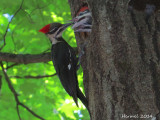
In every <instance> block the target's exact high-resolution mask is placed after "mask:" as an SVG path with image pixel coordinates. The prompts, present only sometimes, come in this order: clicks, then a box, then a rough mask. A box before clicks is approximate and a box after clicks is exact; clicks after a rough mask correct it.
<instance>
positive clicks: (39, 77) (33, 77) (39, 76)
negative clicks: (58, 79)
mask: <svg viewBox="0 0 160 120" xmlns="http://www.w3.org/2000/svg"><path fill="white" fill-rule="evenodd" d="M56 75H57V73H54V74H53V75H44V76H42V75H38V76H30V75H27V76H23V77H21V76H10V77H12V78H32V79H41V78H46V77H53V76H56Z"/></svg>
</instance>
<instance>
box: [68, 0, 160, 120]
mask: <svg viewBox="0 0 160 120" xmlns="http://www.w3.org/2000/svg"><path fill="white" fill-rule="evenodd" d="M68 1H69V4H70V7H71V12H72V16H73V17H75V15H76V13H77V11H78V10H79V9H80V8H81V6H82V5H83V4H85V3H87V4H88V6H89V9H90V11H91V12H92V18H93V22H92V32H91V33H90V34H87V35H85V36H83V35H82V34H81V33H76V34H75V35H76V40H77V44H78V46H80V45H81V44H83V43H84V42H87V43H88V44H87V46H86V48H85V55H84V56H83V57H82V68H83V74H84V87H85V92H86V96H87V99H88V101H89V109H90V113H91V118H92V120H121V119H122V120H123V119H125V118H126V117H130V118H129V119H134V120H135V118H136V119H137V120H138V119H141V118H143V117H144V118H145V119H150V120H151V119H152V118H153V117H156V116H158V113H159V110H160V15H159V14H158V12H156V13H154V15H152V16H151V17H150V19H149V22H146V20H145V13H144V11H136V10H134V11H133V12H129V11H127V9H128V2H129V1H128V0H87V1H84V0H68ZM145 115H149V116H145ZM157 119H158V118H157Z"/></svg>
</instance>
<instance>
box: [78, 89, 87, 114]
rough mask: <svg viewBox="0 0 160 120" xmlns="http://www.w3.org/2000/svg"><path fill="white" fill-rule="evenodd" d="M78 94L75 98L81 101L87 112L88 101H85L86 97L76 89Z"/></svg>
mask: <svg viewBox="0 0 160 120" xmlns="http://www.w3.org/2000/svg"><path fill="white" fill-rule="evenodd" d="M77 92H78V94H77V97H78V98H79V99H80V100H81V102H82V103H83V104H84V106H85V107H86V108H87V110H88V111H89V109H88V100H87V99H86V97H85V96H84V95H83V93H82V92H81V90H80V89H78V91H77Z"/></svg>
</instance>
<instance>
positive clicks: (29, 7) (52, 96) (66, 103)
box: [0, 0, 89, 120]
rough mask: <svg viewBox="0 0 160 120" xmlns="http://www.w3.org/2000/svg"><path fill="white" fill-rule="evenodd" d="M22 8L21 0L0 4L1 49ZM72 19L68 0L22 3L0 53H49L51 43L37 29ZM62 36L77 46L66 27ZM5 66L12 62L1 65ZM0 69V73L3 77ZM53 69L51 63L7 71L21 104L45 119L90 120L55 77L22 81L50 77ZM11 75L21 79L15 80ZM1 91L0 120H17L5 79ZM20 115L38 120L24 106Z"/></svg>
mask: <svg viewBox="0 0 160 120" xmlns="http://www.w3.org/2000/svg"><path fill="white" fill-rule="evenodd" d="M20 5H21V0H1V1H0V8H1V9H0V47H1V46H2V45H3V40H4V34H5V32H6V28H7V26H8V24H9V21H10V19H11V17H12V16H13V15H14V14H15V12H16V11H17V10H18V8H19V7H20ZM70 19H71V13H70V8H69V5H68V3H67V0H24V4H23V6H22V9H21V10H20V11H19V12H18V13H17V14H16V16H14V18H13V20H12V21H11V23H10V25H9V29H8V32H7V35H6V46H5V47H4V48H3V49H2V51H1V52H8V53H14V54H38V53H43V52H46V51H50V47H51V44H50V41H49V40H48V39H47V37H46V36H45V35H44V34H42V33H39V32H38V30H39V29H40V28H42V27H43V26H44V25H46V24H49V23H52V22H61V23H65V22H67V21H68V20H70ZM63 37H64V38H65V39H66V41H67V42H68V43H69V44H70V45H71V46H72V47H75V46H76V40H75V37H74V32H73V30H72V29H71V28H68V29H67V30H66V31H65V32H64V34H63ZM3 64H4V67H5V68H6V67H7V66H10V65H12V64H13V63H6V62H3ZM1 70H2V69H1V68H0V74H1V75H3V73H2V72H1ZM54 73H55V70H54V67H53V65H52V62H48V63H34V64H27V65H23V64H20V65H16V66H14V67H12V68H9V69H7V74H8V76H9V77H10V79H11V81H12V84H13V87H14V88H15V90H16V92H17V93H18V94H19V99H20V101H21V102H22V103H24V104H25V105H26V106H28V107H29V108H30V109H31V110H33V111H34V112H35V113H37V114H38V115H39V116H41V117H43V118H45V119H47V120H79V119H81V120H89V115H88V112H87V110H86V109H85V108H84V106H83V105H82V103H81V102H80V101H79V106H80V107H79V108H77V107H76V105H75V103H74V101H73V100H72V98H71V97H70V96H69V95H68V94H67V93H66V92H65V90H64V89H63V87H62V85H61V83H60V81H59V79H58V77H57V76H54V77H45V78H41V79H33V78H23V77H24V76H27V75H30V76H38V75H41V76H43V75H51V74H54ZM13 76H20V77H22V78H16V77H13ZM78 79H79V85H80V87H81V88H82V89H83V84H82V81H83V73H82V69H80V70H79V71H78ZM2 82H3V84H2V89H1V91H0V111H1V112H0V120H18V119H19V118H18V114H17V111H16V101H15V99H14V96H13V93H12V92H11V91H10V89H9V88H8V84H7V83H6V81H5V79H4V76H3V79H2ZM19 108H20V115H21V118H22V119H23V120H38V118H36V117H34V116H33V115H32V114H31V113H29V112H28V111H27V110H26V109H24V108H23V107H21V106H20V107H19Z"/></svg>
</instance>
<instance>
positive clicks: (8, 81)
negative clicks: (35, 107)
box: [0, 62, 45, 120]
mask: <svg viewBox="0 0 160 120" xmlns="http://www.w3.org/2000/svg"><path fill="white" fill-rule="evenodd" d="M0 64H1V68H2V71H3V74H4V76H5V79H6V82H7V83H8V86H9V89H10V90H11V92H12V93H13V95H14V98H15V100H16V103H17V105H16V109H17V113H18V117H19V119H20V120H21V117H20V113H19V107H18V106H19V105H20V106H22V107H24V108H25V109H27V110H28V111H29V112H30V113H31V114H32V115H34V116H35V117H37V118H39V119H41V120H45V119H44V118H42V117H40V116H39V115H37V114H36V113H35V112H33V111H32V110H31V109H29V108H28V107H27V106H26V105H24V104H23V103H21V102H20V101H19V99H18V94H17V93H16V91H15V89H14V87H13V86H12V83H11V81H10V79H9V77H8V75H7V73H6V70H5V69H4V67H3V64H2V62H1V63H0Z"/></svg>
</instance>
